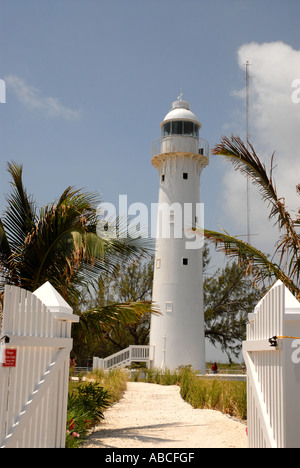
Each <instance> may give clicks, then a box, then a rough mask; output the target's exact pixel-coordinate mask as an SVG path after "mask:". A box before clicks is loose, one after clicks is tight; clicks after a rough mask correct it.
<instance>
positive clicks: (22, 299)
mask: <svg viewBox="0 0 300 468" xmlns="http://www.w3.org/2000/svg"><path fill="white" fill-rule="evenodd" d="M3 312H4V313H3V326H2V335H3V337H2V340H1V354H2V361H3V360H4V352H5V349H8V350H10V352H11V350H12V349H15V350H16V362H15V367H3V363H2V364H1V362H0V447H1V448H18V447H20V448H64V446H65V435H66V412H67V397H68V380H69V378H68V377H69V360H70V351H71V349H72V339H71V323H72V322H78V320H79V317H78V316H76V315H73V314H72V309H71V308H70V307H69V306H68V304H67V303H66V302H65V301H64V299H63V298H62V297H61V296H60V295H59V294H58V293H57V291H56V290H55V289H54V288H53V287H52V286H51V285H50V283H45V284H44V285H43V286H42V287H41V288H39V289H38V290H37V291H36V292H35V293H33V294H32V293H30V292H28V291H25V290H23V289H20V288H18V287H15V286H6V287H5V296H4V311H3ZM5 341H6V344H5ZM5 353H6V352H5Z"/></svg>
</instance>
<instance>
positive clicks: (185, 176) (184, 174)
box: [183, 172, 189, 180]
mask: <svg viewBox="0 0 300 468" xmlns="http://www.w3.org/2000/svg"><path fill="white" fill-rule="evenodd" d="M183 178H184V179H185V180H187V179H188V178H189V175H188V173H187V172H184V173H183Z"/></svg>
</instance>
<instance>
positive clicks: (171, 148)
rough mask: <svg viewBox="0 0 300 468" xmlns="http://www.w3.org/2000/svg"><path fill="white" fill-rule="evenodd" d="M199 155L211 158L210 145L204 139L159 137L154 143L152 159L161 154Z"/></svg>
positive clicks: (177, 136)
mask: <svg viewBox="0 0 300 468" xmlns="http://www.w3.org/2000/svg"><path fill="white" fill-rule="evenodd" d="M176 151H177V152H186V153H197V154H199V155H203V156H206V157H207V158H208V157H209V143H208V141H206V140H204V138H199V141H198V138H197V139H196V138H195V137H192V136H189V135H175V136H174V135H172V136H168V137H159V138H156V139H155V140H154V141H153V142H152V146H151V155H152V157H154V156H156V155H158V154H161V153H173V152H176Z"/></svg>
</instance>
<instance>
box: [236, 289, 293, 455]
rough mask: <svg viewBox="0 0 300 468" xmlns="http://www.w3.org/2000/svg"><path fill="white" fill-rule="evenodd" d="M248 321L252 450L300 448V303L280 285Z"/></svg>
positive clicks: (246, 353)
mask: <svg viewBox="0 0 300 468" xmlns="http://www.w3.org/2000/svg"><path fill="white" fill-rule="evenodd" d="M248 318H249V324H248V325H247V341H245V342H243V354H244V359H245V363H246V366H247V376H248V377H247V387H248V388H247V400H248V402H247V407H248V408H247V413H248V421H247V425H248V441H249V447H250V448H289V447H300V431H299V426H300V358H299V355H300V303H299V302H298V301H297V299H296V298H295V297H294V296H293V295H292V294H291V293H290V291H289V290H288V289H287V288H286V287H285V286H284V285H283V284H282V282H281V281H277V283H276V284H275V285H274V286H273V288H272V289H271V290H270V291H269V292H268V293H267V294H266V295H265V297H264V298H263V299H262V300H261V301H260V302H259V304H258V305H257V307H256V309H255V312H254V313H252V314H249V317H248Z"/></svg>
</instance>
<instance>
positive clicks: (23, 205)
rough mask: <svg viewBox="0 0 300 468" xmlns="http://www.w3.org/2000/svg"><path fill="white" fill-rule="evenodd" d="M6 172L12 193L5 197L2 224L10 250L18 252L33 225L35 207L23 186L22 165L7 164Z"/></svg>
mask: <svg viewBox="0 0 300 468" xmlns="http://www.w3.org/2000/svg"><path fill="white" fill-rule="evenodd" d="M8 172H9V173H10V175H11V176H12V182H11V185H12V191H11V193H10V195H9V196H8V197H7V202H8V208H7V210H6V211H5V213H4V217H3V218H2V223H3V226H4V229H5V232H6V236H7V239H8V241H9V244H10V246H11V249H12V250H13V251H16V250H18V251H19V250H20V249H21V248H22V246H23V245H24V241H25V238H26V236H27V234H28V232H30V231H31V229H32V228H33V227H34V225H35V222H36V219H37V218H36V206H35V203H34V202H33V200H32V197H31V196H29V195H27V192H26V190H25V188H24V186H23V181H22V173H23V167H22V165H19V164H17V163H15V162H14V163H9V164H8Z"/></svg>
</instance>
